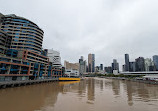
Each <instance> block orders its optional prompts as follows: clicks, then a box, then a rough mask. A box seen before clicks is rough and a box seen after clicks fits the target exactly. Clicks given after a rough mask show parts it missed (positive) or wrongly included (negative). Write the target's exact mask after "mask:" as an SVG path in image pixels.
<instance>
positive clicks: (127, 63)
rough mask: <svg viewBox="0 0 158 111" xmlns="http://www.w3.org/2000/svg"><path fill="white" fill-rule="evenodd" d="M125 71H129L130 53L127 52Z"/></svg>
mask: <svg viewBox="0 0 158 111" xmlns="http://www.w3.org/2000/svg"><path fill="white" fill-rule="evenodd" d="M125 71H129V55H128V54H125Z"/></svg>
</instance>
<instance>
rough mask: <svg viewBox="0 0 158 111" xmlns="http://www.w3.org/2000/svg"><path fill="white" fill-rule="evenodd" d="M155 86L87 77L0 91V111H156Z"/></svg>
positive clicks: (157, 91)
mask: <svg viewBox="0 0 158 111" xmlns="http://www.w3.org/2000/svg"><path fill="white" fill-rule="evenodd" d="M157 104H158V86H157V85H150V84H144V83H138V82H131V81H125V80H124V81H123V80H110V79H104V78H87V79H85V80H82V81H80V82H77V81H76V82H54V83H45V84H38V85H31V86H24V87H17V88H8V89H1V90H0V108H1V110H2V111H63V110H64V111H70V110H73V111H81V110H85V111H90V110H91V111H96V110H99V111H105V109H106V111H116V110H121V111H127V110H128V111H133V110H137V111H148V110H152V111H157V110H158V108H157Z"/></svg>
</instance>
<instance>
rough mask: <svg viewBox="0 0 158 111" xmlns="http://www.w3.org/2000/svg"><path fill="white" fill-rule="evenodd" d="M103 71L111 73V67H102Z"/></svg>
mask: <svg viewBox="0 0 158 111" xmlns="http://www.w3.org/2000/svg"><path fill="white" fill-rule="evenodd" d="M104 71H105V72H106V73H109V74H111V73H112V67H111V66H108V67H104Z"/></svg>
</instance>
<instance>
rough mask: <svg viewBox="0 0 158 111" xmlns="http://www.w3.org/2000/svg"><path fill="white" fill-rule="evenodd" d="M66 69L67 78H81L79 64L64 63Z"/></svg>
mask: <svg viewBox="0 0 158 111" xmlns="http://www.w3.org/2000/svg"><path fill="white" fill-rule="evenodd" d="M64 67H65V76H68V77H79V76H80V74H79V63H70V62H68V61H64Z"/></svg>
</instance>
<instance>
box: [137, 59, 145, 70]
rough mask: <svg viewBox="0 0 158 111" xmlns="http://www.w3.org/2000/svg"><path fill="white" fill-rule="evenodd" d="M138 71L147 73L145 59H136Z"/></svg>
mask: <svg viewBox="0 0 158 111" xmlns="http://www.w3.org/2000/svg"><path fill="white" fill-rule="evenodd" d="M135 67H136V71H137V72H138V71H145V62H144V58H143V57H139V58H137V59H135Z"/></svg>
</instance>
